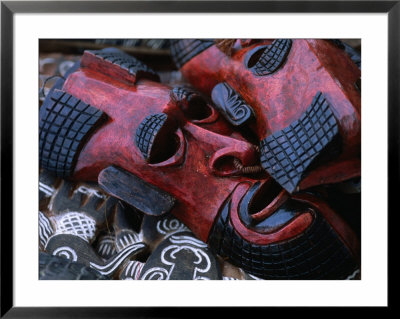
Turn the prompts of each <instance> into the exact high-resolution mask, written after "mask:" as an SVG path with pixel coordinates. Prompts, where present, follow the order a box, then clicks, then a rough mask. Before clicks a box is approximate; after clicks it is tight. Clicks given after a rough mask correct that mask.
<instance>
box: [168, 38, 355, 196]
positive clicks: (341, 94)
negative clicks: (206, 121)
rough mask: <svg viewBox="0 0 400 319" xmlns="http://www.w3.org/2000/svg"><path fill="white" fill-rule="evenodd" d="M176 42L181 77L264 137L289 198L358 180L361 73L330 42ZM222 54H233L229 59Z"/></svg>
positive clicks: (265, 153) (263, 149)
mask: <svg viewBox="0 0 400 319" xmlns="http://www.w3.org/2000/svg"><path fill="white" fill-rule="evenodd" d="M227 42H229V40H225V41H222V42H220V43H219V44H216V43H215V42H214V41H207V40H177V41H173V42H172V53H173V57H174V60H175V62H176V64H177V66H178V67H179V68H180V70H181V72H182V74H183V76H184V77H185V78H186V79H187V80H188V81H189V82H190V83H191V84H192V85H193V86H194V87H195V88H197V89H199V90H200V91H202V92H204V93H206V94H209V95H211V96H212V100H213V101H214V103H215V105H216V107H217V108H218V110H219V111H221V113H222V114H224V115H225V117H226V118H227V119H228V120H229V121H230V122H231V123H232V124H235V125H237V126H239V127H243V126H248V127H250V128H251V129H252V130H253V131H254V132H255V133H256V134H257V136H258V138H259V142H260V153H261V154H260V160H261V165H262V166H263V168H264V169H265V170H266V171H267V172H268V173H269V175H270V176H272V177H273V178H274V179H275V180H276V181H277V182H278V183H279V184H280V185H281V186H282V187H283V188H285V189H286V190H287V191H288V192H289V193H293V192H295V191H298V190H301V189H305V188H309V187H311V186H316V185H320V184H330V183H336V182H340V181H344V180H347V179H350V178H353V177H358V176H360V145H361V96H360V91H359V85H360V82H358V80H359V79H360V74H361V73H360V70H359V69H358V67H357V65H356V64H355V63H353V61H352V60H351V59H350V57H349V56H348V54H347V53H346V52H345V51H344V50H342V49H341V48H339V47H338V46H337V45H335V44H334V43H333V42H332V41H327V40H301V39H298V40H289V39H277V40H262V41H261V40H260V41H243V40H242V41H236V43H235V41H231V43H230V46H229V49H226V48H225V49H224V44H226V43H227ZM222 51H225V52H228V53H224V52H222Z"/></svg>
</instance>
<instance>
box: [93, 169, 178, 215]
mask: <svg viewBox="0 0 400 319" xmlns="http://www.w3.org/2000/svg"><path fill="white" fill-rule="evenodd" d="M98 182H99V184H100V186H101V187H102V188H103V189H104V190H105V191H106V192H108V193H109V194H111V195H113V196H115V197H117V198H119V199H121V200H123V201H125V202H127V203H128V204H129V205H131V206H133V207H135V208H136V209H138V210H140V211H141V212H143V213H145V214H147V215H152V216H160V215H162V214H165V213H167V212H169V211H170V210H171V209H172V207H173V206H174V204H175V198H174V197H172V196H171V195H169V194H168V193H166V192H164V191H162V190H161V189H159V188H157V187H156V186H153V185H151V184H149V183H147V182H145V181H144V180H142V179H141V178H139V177H137V176H135V175H133V174H132V173H130V172H128V171H126V170H124V169H122V168H119V167H115V166H109V167H107V168H105V169H104V170H102V171H101V172H100V174H99V177H98Z"/></svg>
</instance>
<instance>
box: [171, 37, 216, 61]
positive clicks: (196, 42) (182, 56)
mask: <svg viewBox="0 0 400 319" xmlns="http://www.w3.org/2000/svg"><path fill="white" fill-rule="evenodd" d="M213 44H215V43H214V41H213V40H206V39H182V40H171V55H172V58H173V60H174V62H175V64H176V66H177V67H178V68H181V67H182V66H183V65H184V64H185V63H186V62H189V61H190V60H191V59H192V58H194V57H195V56H196V55H198V54H200V53H201V52H203V51H204V50H205V49H207V48H209V47H210V46H212V45H213Z"/></svg>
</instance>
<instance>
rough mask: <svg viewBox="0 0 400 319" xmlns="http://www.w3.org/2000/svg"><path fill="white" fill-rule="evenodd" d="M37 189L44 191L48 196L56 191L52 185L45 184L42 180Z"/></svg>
mask: <svg viewBox="0 0 400 319" xmlns="http://www.w3.org/2000/svg"><path fill="white" fill-rule="evenodd" d="M39 190H40V191H42V192H43V193H45V194H46V195H47V197H50V196H51V195H53V194H54V193H55V191H56V190H55V189H54V188H53V187H51V186H49V185H46V184H44V183H42V182H39Z"/></svg>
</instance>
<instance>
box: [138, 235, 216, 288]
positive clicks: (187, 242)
mask: <svg viewBox="0 0 400 319" xmlns="http://www.w3.org/2000/svg"><path fill="white" fill-rule="evenodd" d="M170 241H171V242H172V243H174V244H180V245H170V246H167V247H165V248H164V249H163V250H162V252H161V262H162V263H163V264H164V265H165V266H167V267H166V268H162V267H153V268H150V269H148V270H147V271H146V272H145V274H144V275H143V277H142V279H144V280H146V279H152V278H154V277H156V276H158V280H169V279H170V276H171V274H172V272H173V270H174V268H175V264H176V262H175V261H176V254H177V253H178V252H179V251H181V250H189V251H191V252H192V253H193V254H194V255H195V256H196V258H197V259H196V260H195V261H194V262H193V263H194V264H195V265H201V264H202V263H203V262H204V261H205V266H204V267H200V266H199V267H195V268H194V271H193V278H192V279H193V280H209V278H208V277H204V276H202V275H201V274H204V273H207V272H208V271H209V270H210V268H211V261H210V258H209V257H208V255H207V253H205V252H204V251H203V250H202V249H199V248H204V247H207V245H206V244H204V243H203V242H202V241H200V240H198V239H196V238H193V237H190V236H171V238H170ZM182 244H183V245H182ZM193 246H195V247H193ZM197 247H199V248H197Z"/></svg>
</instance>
